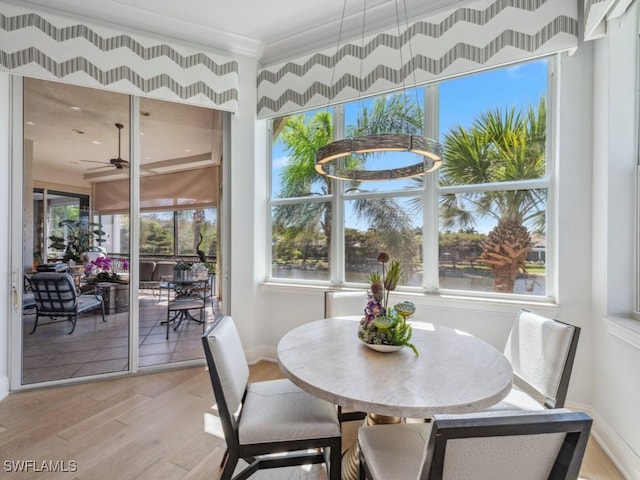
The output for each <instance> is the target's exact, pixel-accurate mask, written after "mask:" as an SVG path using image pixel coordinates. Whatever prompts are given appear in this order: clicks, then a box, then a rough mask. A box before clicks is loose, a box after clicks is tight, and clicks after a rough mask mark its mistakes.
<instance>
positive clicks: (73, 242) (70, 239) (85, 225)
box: [49, 220, 105, 263]
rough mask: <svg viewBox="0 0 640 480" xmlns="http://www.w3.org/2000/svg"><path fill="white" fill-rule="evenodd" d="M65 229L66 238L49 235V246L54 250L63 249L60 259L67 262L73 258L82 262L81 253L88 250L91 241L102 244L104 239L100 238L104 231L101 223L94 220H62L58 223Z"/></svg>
mask: <svg viewBox="0 0 640 480" xmlns="http://www.w3.org/2000/svg"><path fill="white" fill-rule="evenodd" d="M58 226H59V227H62V228H64V229H65V230H66V238H65V237H62V236H59V235H51V236H50V237H49V240H51V242H52V243H51V248H53V249H56V250H64V255H63V257H62V260H64V261H65V262H68V261H69V260H73V261H74V262H76V263H82V254H83V253H84V252H87V251H89V249H90V248H91V247H92V245H93V243H98V245H100V244H102V242H104V241H105V240H104V239H103V238H102V237H103V236H104V235H105V232H104V231H103V230H102V224H100V223H96V222H87V221H82V220H80V221H78V220H62V221H61V222H60V223H59V224H58Z"/></svg>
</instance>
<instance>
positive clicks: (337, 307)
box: [324, 290, 369, 423]
mask: <svg viewBox="0 0 640 480" xmlns="http://www.w3.org/2000/svg"><path fill="white" fill-rule="evenodd" d="M368 300H369V293H368V292H367V291H366V290H347V291H342V290H326V291H325V292H324V318H331V317H339V316H341V315H364V308H365V307H366V306H367V301H368ZM366 416H367V413H366V412H358V411H351V410H343V409H342V407H341V406H338V418H339V419H340V423H343V422H352V421H360V420H364V418H365V417H366Z"/></svg>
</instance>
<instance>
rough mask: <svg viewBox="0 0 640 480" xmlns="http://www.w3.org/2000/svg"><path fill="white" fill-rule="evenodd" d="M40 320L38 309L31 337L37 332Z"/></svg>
mask: <svg viewBox="0 0 640 480" xmlns="http://www.w3.org/2000/svg"><path fill="white" fill-rule="evenodd" d="M39 319H40V315H39V314H38V310H37V309H36V319H35V321H34V322H33V329H32V330H31V331H30V332H29V335H31V334H32V333H33V332H35V331H36V328H38V320H39Z"/></svg>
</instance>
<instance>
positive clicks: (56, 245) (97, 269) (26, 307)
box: [21, 78, 130, 384]
mask: <svg viewBox="0 0 640 480" xmlns="http://www.w3.org/2000/svg"><path fill="white" fill-rule="evenodd" d="M23 95H24V111H23V116H24V127H23V131H24V155H23V192H24V195H23V198H24V209H23V210H24V217H25V218H24V220H23V225H25V226H26V227H25V228H24V234H23V235H24V239H23V262H22V263H23V266H24V267H23V270H24V294H23V311H22V329H21V333H22V342H21V347H22V351H21V361H22V383H23V384H33V383H40V382H50V381H56V380H60V379H68V378H81V377H87V376H92V375H97V374H105V373H113V372H124V371H127V370H128V369H129V339H130V321H129V307H128V304H127V302H126V299H127V298H128V296H129V285H128V283H127V279H126V277H127V271H126V270H127V269H126V268H125V267H126V265H125V264H124V263H123V262H122V261H121V260H122V259H126V258H128V256H129V245H128V243H127V242H126V241H125V242H123V241H122V240H123V238H122V235H121V232H123V231H124V232H127V231H128V230H129V224H128V205H129V195H128V190H127V192H125V195H123V197H122V205H123V211H122V212H121V213H124V214H125V217H124V218H125V220H124V223H122V218H121V219H120V222H121V223H120V224H119V225H118V226H117V227H116V228H114V225H113V223H112V222H111V219H110V218H106V217H105V218H101V217H100V216H99V215H98V214H97V212H96V211H95V208H94V206H93V204H92V191H93V186H94V184H95V182H101V181H106V180H108V179H112V178H115V177H117V178H121V179H124V180H125V181H128V180H127V179H128V178H129V170H128V169H127V168H118V166H117V165H115V164H113V163H112V161H111V159H112V158H119V157H120V152H119V149H122V147H123V146H125V150H126V149H127V146H128V142H129V138H128V133H127V131H128V130H127V128H126V124H127V121H128V118H129V98H128V96H126V95H121V94H116V93H111V92H105V91H98V90H92V89H88V88H81V87H75V86H71V85H65V84H59V83H54V82H47V81H42V80H35V79H29V78H25V79H24V92H23ZM116 124H121V125H123V128H122V129H119V128H117V127H116ZM62 273H66V274H68V275H69V278H70V279H71V280H70V281H71V282H72V284H71V285H72V290H73V291H71V289H67V290H65V289H66V288H67V287H66V286H65V284H64V279H62V280H60V279H59V277H60V275H59V274H62ZM101 273H103V274H105V275H102V276H100V274H101ZM112 273H113V274H114V275H113V276H112V277H110V278H107V277H106V274H112ZM43 278H44V279H46V282H45V283H42V279H43ZM40 289H45V290H46V291H41V290H40ZM52 292H55V293H52ZM60 292H64V293H60ZM96 299H99V301H98V302H96V303H97V305H98V306H97V307H96V308H90V309H88V310H83V307H82V306H80V307H79V306H78V305H84V304H85V303H86V302H88V301H93V300H96ZM74 301H75V303H74ZM101 303H102V304H104V307H105V311H104V317H103V315H102V309H101Z"/></svg>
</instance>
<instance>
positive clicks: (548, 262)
mask: <svg viewBox="0 0 640 480" xmlns="http://www.w3.org/2000/svg"><path fill="white" fill-rule="evenodd" d="M543 58H545V59H546V60H547V91H546V102H547V120H546V125H547V132H546V158H545V163H546V165H545V174H544V176H543V177H541V178H539V179H532V180H517V181H508V182H500V183H490V184H474V185H455V186H440V184H439V181H438V180H439V177H438V175H437V174H436V175H425V177H424V179H425V180H424V185H423V188H422V190H421V191H420V189H406V188H403V189H397V190H396V189H388V190H384V191H380V192H362V193H350V194H348V195H347V194H345V192H344V188H341V187H340V182H339V181H338V180H332V183H333V189H332V193H331V194H330V195H309V196H304V197H290V198H281V199H278V198H274V196H273V190H272V185H273V183H272V180H273V141H270V142H268V153H267V161H268V164H269V166H268V169H267V170H268V172H269V175H267V177H268V178H267V182H268V185H267V188H268V190H267V191H268V208H267V217H268V218H267V225H266V227H267V236H266V237H267V241H268V242H269V246H268V248H267V255H266V257H267V258H266V272H267V275H266V278H265V283H267V284H288V285H300V286H324V287H331V288H363V287H368V284H364V283H354V282H346V281H345V264H344V259H345V228H344V215H345V204H346V201H347V200H349V199H352V198H358V197H363V198H375V197H392V198H402V197H410V196H411V197H415V196H416V195H422V199H423V206H424V208H423V219H422V220H423V226H424V225H433V224H437V225H438V228H437V229H432V228H429V229H425V228H424V227H423V240H422V245H421V248H422V253H423V258H424V264H425V265H427V264H431V265H433V264H434V263H435V264H436V265H437V264H438V253H439V240H438V237H439V233H440V228H439V225H440V220H439V219H440V214H439V201H438V199H439V196H440V195H441V194H444V193H461V192H465V193H466V192H487V191H506V190H514V189H520V190H522V189H526V190H532V189H544V190H546V193H547V196H546V205H545V223H546V225H545V241H546V258H545V282H546V285H545V287H546V288H545V294H544V295H525V294H515V293H499V292H483V291H476V290H462V289H443V288H440V286H439V274H438V268H425V269H424V270H423V279H422V285H421V286H420V287H411V286H398V288H397V291H398V292H407V293H421V294H436V295H442V296H447V297H455V298H465V297H468V298H480V299H488V300H501V301H503V300H510V301H524V302H527V303H545V304H549V303H553V304H555V303H557V300H558V292H557V291H556V285H557V282H556V277H557V271H556V249H555V246H556V243H557V242H556V238H555V235H556V234H557V233H556V232H557V227H556V221H557V217H556V214H555V212H556V205H555V202H556V193H555V190H554V188H556V182H555V177H556V174H557V170H556V168H557V166H556V157H557V154H558V144H557V139H558V132H557V128H558V114H559V112H558V102H557V98H558V89H559V75H558V74H557V72H558V69H559V65H560V62H559V55H558V54H552V55H548V56H545V57H543ZM536 60H539V59H527V60H526V61H524V62H518V63H528V62H532V61H536ZM510 66H513V65H503V66H500V67H496V68H492V69H491V70H495V69H497V68H509V67H510ZM477 73H481V72H477V71H476V72H471V73H470V75H474V74H477ZM447 80H449V79H442V80H439V81H437V82H433V83H429V84H426V85H423V86H421V87H420V86H419V87H418V88H424V101H423V105H422V108H423V112H424V124H423V128H424V132H425V135H426V136H427V137H428V138H439V137H440V135H439V120H440V109H439V103H440V96H439V85H440V84H441V83H443V82H446V81H447ZM392 93H393V92H392ZM356 101H357V100H356ZM327 109H328V110H331V109H332V118H333V125H334V127H333V128H334V140H339V139H341V138H344V130H345V125H344V105H343V104H338V105H333V106H327ZM315 110H317V109H315ZM299 113H306V112H299ZM268 123H269V127H268V131H269V132H268V133H269V138H270V139H272V122H268ZM638 175H639V181H640V167H639V174H638ZM420 192H421V193H420ZM320 202H332V204H333V208H332V213H333V217H332V226H331V228H332V236H331V244H330V245H328V249H329V251H330V255H329V258H330V261H329V271H330V279H329V280H311V279H309V280H307V279H290V278H283V277H274V276H272V267H273V248H272V239H273V228H272V227H273V215H272V212H273V207H275V206H278V205H292V204H308V203H320ZM637 203H638V211H640V192H639V193H638V199H637ZM639 223H640V222H639ZM639 229H640V226H639V227H638V229H636V230H637V231H638V236H639V238H640V230H639ZM636 243H637V244H639V252H640V240H639V241H638V242H636ZM638 256H639V257H640V253H639V254H638ZM639 262H640V260H639V261H636V265H638V275H637V282H638V284H639V285H640V263H639ZM636 290H637V289H636ZM638 305H640V291H638V295H637V301H636V310H640V307H639V306H638ZM638 315H639V316H640V313H639V314H638Z"/></svg>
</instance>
